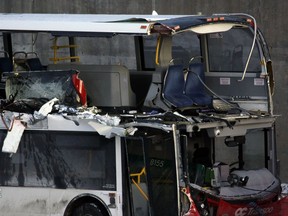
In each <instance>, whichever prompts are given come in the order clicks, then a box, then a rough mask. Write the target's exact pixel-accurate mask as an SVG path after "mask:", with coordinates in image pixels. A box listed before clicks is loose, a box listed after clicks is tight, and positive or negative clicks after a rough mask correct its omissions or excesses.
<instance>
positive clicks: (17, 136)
mask: <svg viewBox="0 0 288 216" xmlns="http://www.w3.org/2000/svg"><path fill="white" fill-rule="evenodd" d="M24 130H25V126H24V125H23V124H22V122H21V121H20V120H15V119H14V120H13V121H12V122H11V130H9V131H8V133H7V136H6V138H5V140H4V144H3V147H2V152H6V153H16V152H17V149H18V146H19V143H20V141H21V137H22V135H23V132H24Z"/></svg>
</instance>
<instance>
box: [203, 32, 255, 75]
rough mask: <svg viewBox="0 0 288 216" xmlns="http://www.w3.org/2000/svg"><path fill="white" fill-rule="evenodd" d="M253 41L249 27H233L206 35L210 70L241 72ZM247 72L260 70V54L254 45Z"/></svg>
mask: <svg viewBox="0 0 288 216" xmlns="http://www.w3.org/2000/svg"><path fill="white" fill-rule="evenodd" d="M252 42H253V34H252V33H251V31H250V30H249V29H247V28H246V29H245V28H234V29H231V30H230V31H227V32H222V33H214V34H209V35H208V36H207V44H208V52H209V53H208V55H209V65H210V68H209V69H210V71H211V72H243V71H244V68H245V64H246V61H247V58H248V56H249V52H250V49H251V46H252ZM247 72H261V65H260V54H259V50H258V49H257V44H256V45H255V47H254V50H253V53H252V56H251V60H250V63H249V65H248V69H247Z"/></svg>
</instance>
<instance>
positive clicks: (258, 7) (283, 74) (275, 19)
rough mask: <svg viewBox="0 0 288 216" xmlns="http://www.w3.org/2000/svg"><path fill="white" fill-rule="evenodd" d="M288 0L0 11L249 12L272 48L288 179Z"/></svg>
mask: <svg viewBox="0 0 288 216" xmlns="http://www.w3.org/2000/svg"><path fill="white" fill-rule="evenodd" d="M287 9H288V1H287V0H276V1H267V0H266V1H265V0H253V1H252V0H238V1H231V0H218V1H211V0H189V1H187V0H186V1H185V0H178V1H172V0H157V1H156V0H141V1H139V0H138V1H137V0H136V1H132V0H130V1H129V0H117V1H116V0H49V1H47V0H41V1H40V0H38V1H36V0H25V1H19V0H2V1H0V12H6V13H9V12H33V13H114V14H117V13H120V14H125V13H128V14H133V13H135V14H150V13H151V12H152V10H156V11H157V12H158V14H195V13H198V12H202V14H212V13H236V12H241V13H248V14H251V15H253V16H254V17H255V18H256V20H257V22H258V26H259V27H260V28H261V29H262V31H263V33H264V35H265V37H266V40H267V42H268V44H269V46H270V47H271V56H272V60H273V66H274V76H275V80H276V89H275V90H276V91H275V95H274V103H275V107H274V108H275V109H274V110H275V111H274V113H275V114H280V115H281V116H280V117H279V118H278V120H277V123H276V127H277V136H276V139H277V143H278V157H279V159H280V161H281V171H280V172H281V179H282V181H283V182H288V171H287V170H288V157H287V156H288V147H287V142H288V133H287V128H286V127H287V123H288V113H287V110H288V88H287V86H288V69H287V66H288V63H287V59H288V58H287V56H288V40H287V36H286V33H287V32H288V25H287V23H286V22H287V19H286V15H285V14H286V13H287Z"/></svg>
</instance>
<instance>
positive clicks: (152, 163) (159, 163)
mask: <svg viewBox="0 0 288 216" xmlns="http://www.w3.org/2000/svg"><path fill="white" fill-rule="evenodd" d="M150 166H155V167H160V168H162V167H163V166H164V160H160V159H151V160H150Z"/></svg>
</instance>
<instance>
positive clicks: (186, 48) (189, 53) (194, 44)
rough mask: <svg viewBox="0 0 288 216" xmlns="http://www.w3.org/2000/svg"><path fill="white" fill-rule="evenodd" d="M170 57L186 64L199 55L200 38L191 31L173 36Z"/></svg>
mask: <svg viewBox="0 0 288 216" xmlns="http://www.w3.org/2000/svg"><path fill="white" fill-rule="evenodd" d="M172 43H173V46H172V58H173V59H174V60H175V61H176V62H178V61H179V63H182V64H184V65H187V64H188V63H189V61H190V60H191V59H192V58H195V57H196V58H197V57H199V56H201V51H200V40H199V38H198V36H197V35H196V34H194V33H193V32H184V33H181V34H177V35H174V36H173V39H172Z"/></svg>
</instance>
